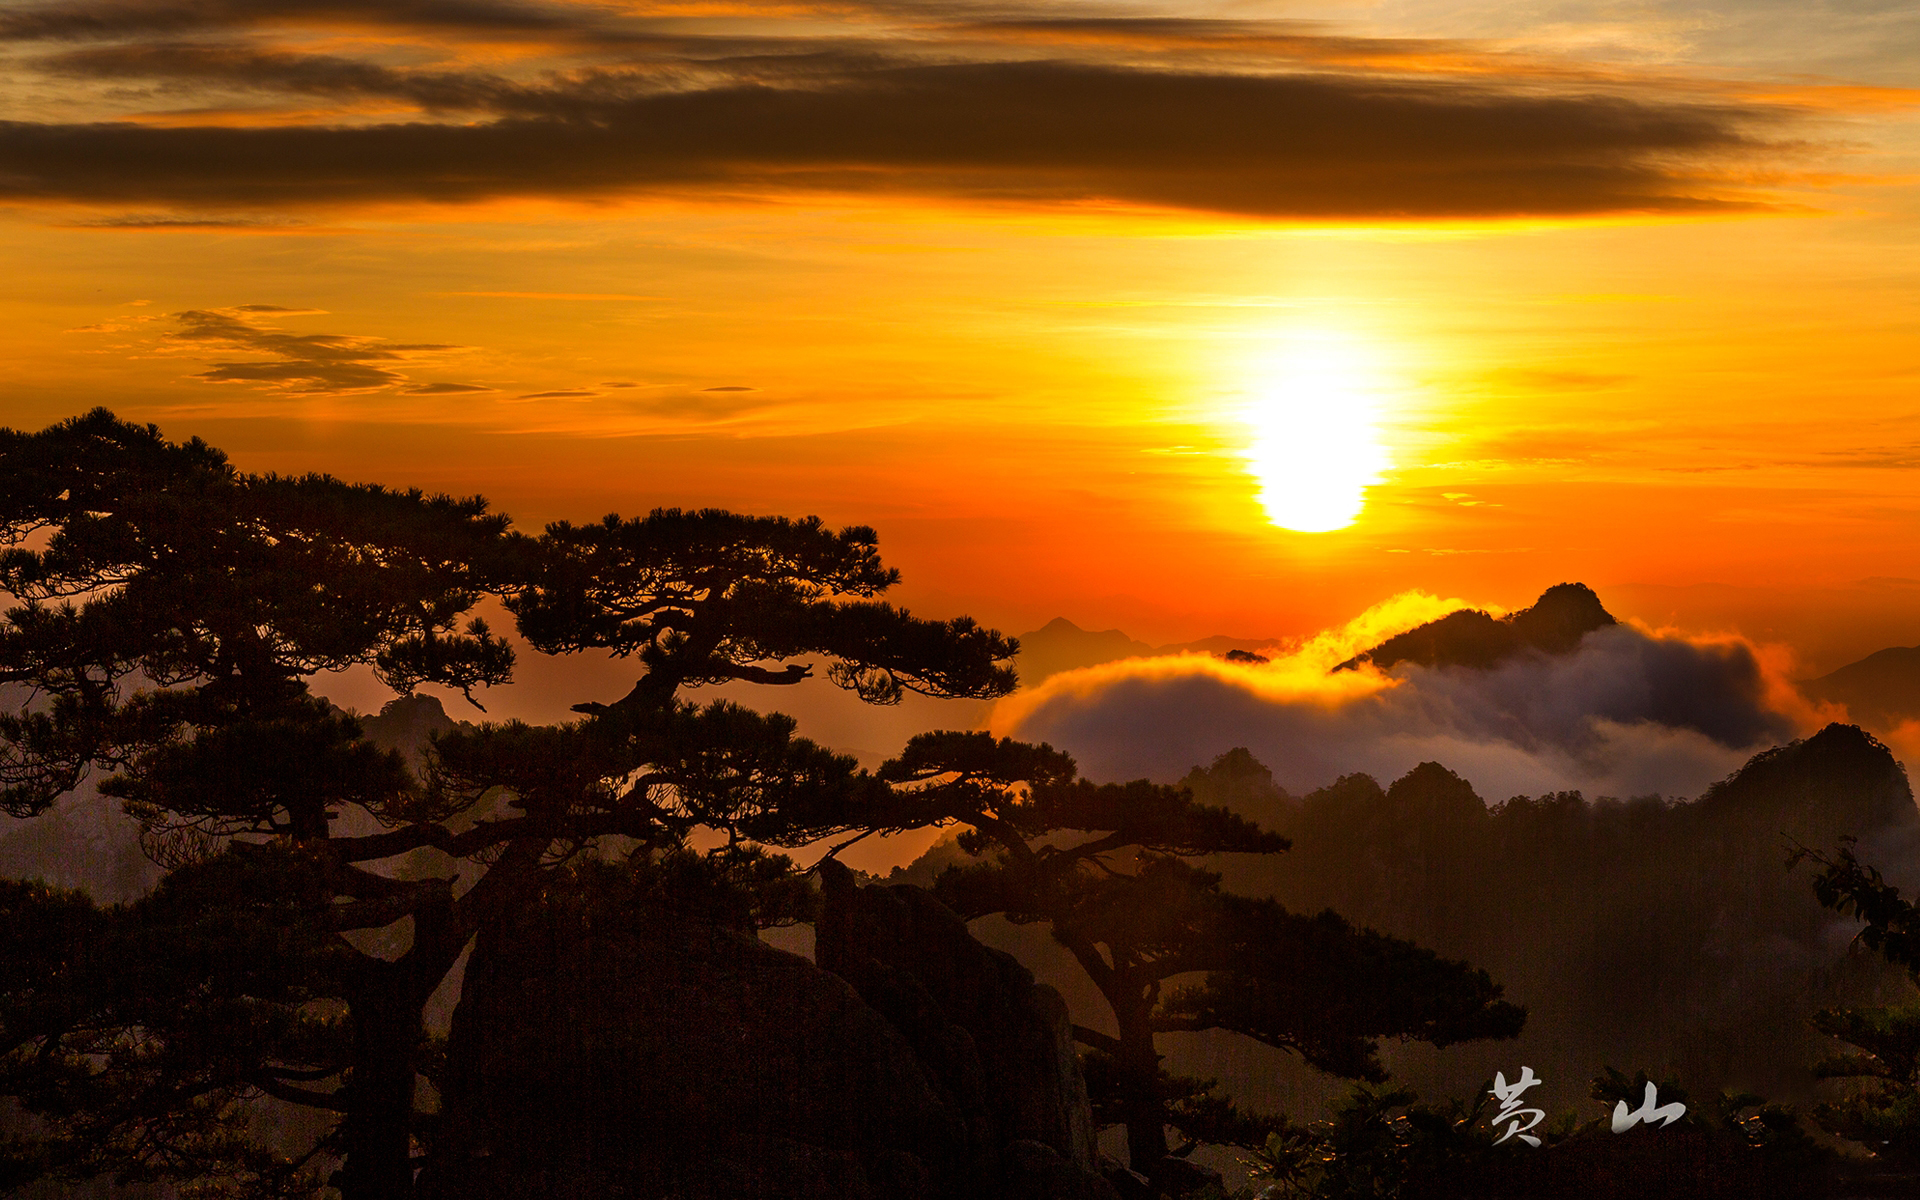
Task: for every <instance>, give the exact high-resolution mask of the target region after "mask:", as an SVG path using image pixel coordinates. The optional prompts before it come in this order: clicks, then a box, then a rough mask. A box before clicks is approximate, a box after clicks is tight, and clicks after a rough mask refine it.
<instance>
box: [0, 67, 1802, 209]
mask: <svg viewBox="0 0 1920 1200" xmlns="http://www.w3.org/2000/svg"><path fill="white" fill-rule="evenodd" d="M370 79H371V77H368V76H362V80H361V81H362V83H368V82H370ZM437 86H441V87H443V88H452V87H453V86H454V85H453V84H452V83H451V82H448V81H446V80H445V79H442V80H441V82H440V84H438V85H437ZM556 86H557V85H556ZM527 95H532V93H527ZM557 98H558V99H564V100H565V101H566V103H568V104H570V105H571V106H572V111H571V112H570V113H569V114H568V115H564V116H556V115H535V114H532V113H525V112H519V113H516V112H514V111H513V110H526V109H531V108H535V107H539V106H547V107H548V109H549V114H550V113H551V111H552V107H553V106H554V105H555V104H557V103H558V99H557ZM481 99H483V100H486V101H487V102H488V103H489V104H490V105H491V106H493V107H495V108H505V109H507V110H509V115H505V116H502V117H501V118H500V119H497V120H494V121H491V122H487V123H481V124H463V125H454V124H436V123H426V122H420V123H410V124H389V125H377V126H370V127H313V126H294V127H272V128H234V127H189V128H172V127H153V126H136V125H131V124H90V125H41V124H28V123H20V122H13V123H4V124H0V196H3V197H5V198H8V199H14V200H62V201H83V202H95V203H107V204H156V203H159V204H173V205H189V206H196V207H202V208H213V207H220V206H227V207H238V208H282V207H292V206H300V205H306V204H334V203H347V202H355V201H368V200H392V199H402V198H413V199H425V200H440V201H462V200H478V199H485V198H492V197H501V196H584V195H604V194H609V193H622V192H644V191H649V190H665V189H686V188H690V187H691V188H700V187H708V188H715V189H725V190H751V191H756V192H765V191H769V190H772V191H780V190H793V189H824V190H833V191H854V192H869V191H897V192H912V193H920V194H928V193H933V194H946V195H956V196H965V197H976V198H978V197H984V198H993V199H1004V200H1013V201H1042V202H1048V201H1087V200H1096V201H1098V200H1106V201H1115V202H1120V203H1126V204H1145V205H1163V206H1172V207H1179V208H1191V209H1201V210H1210V211H1218V212H1232V213H1244V214H1251V215H1258V216H1272V217H1285V216H1312V217H1327V216H1364V217H1394V216H1407V217H1425V216H1509V215H1552V214H1583V213H1613V212H1682V211H1700V210H1715V209H1720V210H1731V209H1739V208H1744V207H1752V206H1754V205H1755V204H1756V203H1757V202H1756V201H1755V200H1754V199H1753V198H1752V197H1750V196H1747V195H1744V194H1742V193H1740V192H1739V191H1738V190H1737V189H1735V188H1733V187H1731V186H1730V185H1728V184H1727V183H1725V182H1724V180H1725V179H1726V178H1729V177H1730V176H1729V175H1725V174H1723V172H1724V171H1726V169H1727V168H1729V167H1733V166H1738V165H1739V164H1741V163H1742V162H1744V161H1745V160H1749V159H1751V158H1753V157H1755V156H1760V155H1764V154H1768V153H1770V152H1772V151H1773V150H1774V149H1775V147H1774V146H1773V145H1772V144H1771V143H1770V142H1768V141H1767V140H1766V138H1765V137H1763V136H1761V135H1759V134H1756V133H1755V132H1754V130H1755V128H1756V126H1757V125H1758V124H1760V123H1764V122H1765V121H1767V120H1769V119H1776V120H1777V119H1778V114H1770V113H1767V112H1756V111H1753V110H1744V109H1739V108H1734V107H1730V106H1714V105H1708V104H1699V103H1677V104H1663V103H1657V102H1651V101H1641V100H1633V99H1628V98H1623V97H1621V96H1618V95H1601V94H1593V95H1550V94H1541V93H1538V92H1531V91H1518V90H1510V91H1503V90H1501V89H1498V88H1490V87H1470V86H1466V85H1462V84H1459V83H1454V82H1418V81H1383V80H1381V79H1379V78H1372V77H1360V76H1344V75H1329V74H1314V75H1267V76H1253V75H1207V74H1186V73H1174V72H1162V71H1148V70H1136V69H1122V68H1115V67H1107V66H1091V65H1086V64H1079V63H1064V62H1024V63H969V64H952V65H939V66H896V67H887V68H884V69H874V70H868V71H864V72H841V73H839V74H838V75H836V76H835V77H833V78H830V79H822V80H816V81H812V82H810V83H809V84H808V85H806V86H782V87H774V86H765V85H746V86H743V85H733V86H722V87H709V88H704V89H693V90H678V91H659V92H652V93H648V94H642V95H619V96H608V95H606V94H604V88H600V89H599V90H591V89H589V90H586V91H581V92H572V93H569V92H565V91H564V90H563V89H562V90H556V89H548V90H547V91H545V92H542V93H540V96H539V98H538V99H537V101H536V100H531V99H516V97H515V94H514V90H513V89H502V88H495V89H494V90H493V91H492V92H491V93H490V95H489V96H487V97H482V98H481Z"/></svg>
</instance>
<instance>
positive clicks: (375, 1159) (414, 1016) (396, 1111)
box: [333, 979, 422, 1200]
mask: <svg viewBox="0 0 1920 1200" xmlns="http://www.w3.org/2000/svg"><path fill="white" fill-rule="evenodd" d="M397 983H398V981H397V980H392V979H385V980H378V981H376V982H374V983H372V984H371V985H370V986H368V987H367V988H366V989H365V990H364V992H363V993H362V994H361V995H358V996H355V997H354V998H353V1001H352V1009H353V1014H352V1020H353V1041H354V1050H353V1076H352V1081H351V1082H350V1083H349V1084H348V1085H347V1087H346V1089H345V1090H346V1092H347V1097H346V1099H347V1104H348V1110H347V1118H346V1121H345V1123H344V1125H343V1126H342V1129H341V1134H342V1141H343V1143H344V1149H345V1152H346V1163H345V1165H343V1166H342V1167H341V1168H340V1170H339V1172H338V1173H337V1174H335V1175H334V1177H333V1184H334V1186H335V1187H338V1188H339V1189H340V1194H341V1195H342V1196H343V1197H344V1198H345V1200H409V1197H411V1196H412V1195H413V1144H412V1136H411V1131H412V1125H413V1089H414V1055H415V1053H416V1051H417V1050H418V1049H419V1046H420V1041H421V1038H422V1029H421V1024H420V1006H419V1005H418V1004H412V1003H409V1001H410V999H411V997H410V996H408V995H406V994H405V991H406V989H404V988H401V987H398V986H395V985H396V984H397Z"/></svg>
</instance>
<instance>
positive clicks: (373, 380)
mask: <svg viewBox="0 0 1920 1200" xmlns="http://www.w3.org/2000/svg"><path fill="white" fill-rule="evenodd" d="M312 315H320V314H319V310H316V309H295V308H283V307H280V306H279V305H273V304H242V305H238V306H236V307H233V308H220V309H190V310H188V311H186V312H178V313H174V314H173V319H174V321H175V322H177V323H178V325H179V328H178V329H176V330H174V331H173V332H172V333H169V334H168V335H167V336H166V339H165V343H164V345H165V346H166V348H168V349H170V350H173V351H175V352H182V353H190V354H194V355H198V356H211V357H214V361H213V362H212V363H211V365H210V366H209V367H208V368H207V369H206V370H204V371H201V372H198V373H197V374H195V375H194V376H193V378H195V379H198V380H200V381H201V382H203V383H238V384H250V385H253V386H256V387H261V388H265V389H268V390H272V391H279V392H293V393H303V394H332V395H344V394H350V393H355V392H378V391H384V390H386V389H388V388H393V387H397V386H400V385H403V384H407V383H409V382H410V380H409V378H408V376H407V375H406V374H405V373H404V372H403V371H402V370H401V369H400V368H401V367H402V366H403V365H405V364H408V363H411V362H416V361H419V360H421V359H423V358H427V357H430V356H433V355H437V354H441V353H445V352H447V351H450V350H458V349H460V348H461V347H458V346H451V345H441V344H436V343H417V344H400V343H393V342H387V341H385V340H383V339H381V338H377V337H365V336H359V335H354V334H342V333H289V332H287V331H285V330H283V329H281V328H279V327H278V326H275V325H271V324H268V323H267V320H266V318H268V317H288V316H312ZM228 354H248V355H251V356H253V357H249V358H232V359H230V358H225V357H220V356H224V355H228ZM407 390H408V391H409V393H411V394H416V395H436V394H442V393H445V392H453V391H461V392H464V391H488V390H491V389H488V388H483V387H479V386H477V385H468V384H451V383H448V384H425V385H420V386H416V387H411V388H408V389H407Z"/></svg>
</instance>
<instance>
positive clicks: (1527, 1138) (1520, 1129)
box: [1493, 1067, 1547, 1146]
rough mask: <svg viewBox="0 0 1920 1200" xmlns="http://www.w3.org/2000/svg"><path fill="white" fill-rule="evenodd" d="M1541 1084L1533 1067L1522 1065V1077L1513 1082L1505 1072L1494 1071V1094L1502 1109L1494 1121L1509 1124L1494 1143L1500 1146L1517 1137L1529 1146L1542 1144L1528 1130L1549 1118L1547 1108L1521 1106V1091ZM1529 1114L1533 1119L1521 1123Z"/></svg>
mask: <svg viewBox="0 0 1920 1200" xmlns="http://www.w3.org/2000/svg"><path fill="white" fill-rule="evenodd" d="M1539 1084H1540V1081H1539V1080H1538V1079H1535V1078H1534V1077H1533V1068H1532V1067H1521V1068H1520V1078H1518V1079H1516V1080H1514V1081H1513V1082H1512V1083H1508V1082H1507V1077H1506V1074H1505V1073H1504V1072H1500V1071H1495V1072H1494V1073H1493V1094H1494V1096H1495V1097H1496V1098H1498V1099H1499V1101H1500V1111H1499V1112H1498V1113H1496V1114H1494V1118H1493V1123H1494V1124H1495V1125H1499V1124H1501V1123H1503V1122H1504V1123H1505V1124H1506V1126H1507V1131H1506V1132H1505V1133H1503V1134H1501V1135H1500V1136H1499V1138H1498V1139H1496V1140H1495V1141H1494V1143H1493V1144H1494V1145H1496V1146H1498V1145H1499V1144H1500V1143H1501V1142H1504V1141H1506V1140H1507V1139H1508V1138H1511V1137H1517V1138H1519V1139H1520V1140H1521V1141H1523V1142H1525V1143H1526V1144H1527V1145H1529V1146H1538V1145H1539V1144H1540V1139H1539V1138H1537V1137H1534V1136H1532V1135H1530V1134H1529V1133H1528V1132H1527V1130H1529V1129H1532V1128H1533V1127H1534V1126H1535V1125H1538V1124H1539V1123H1540V1122H1542V1121H1544V1120H1546V1119H1547V1114H1546V1110H1545V1109H1539V1108H1521V1107H1520V1105H1521V1103H1522V1101H1521V1099H1520V1093H1522V1092H1524V1091H1526V1090H1527V1089H1528V1088H1530V1087H1538V1086H1539ZM1529 1114H1531V1119H1530V1120H1528V1121H1527V1122H1526V1123H1525V1124H1524V1125H1523V1124H1521V1119H1522V1118H1523V1117H1527V1116H1528V1115H1529Z"/></svg>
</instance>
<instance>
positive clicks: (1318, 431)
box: [1242, 332, 1391, 533]
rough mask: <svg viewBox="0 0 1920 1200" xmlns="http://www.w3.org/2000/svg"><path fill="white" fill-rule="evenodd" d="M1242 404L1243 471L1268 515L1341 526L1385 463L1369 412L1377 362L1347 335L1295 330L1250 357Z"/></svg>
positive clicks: (1320, 527) (1304, 528) (1287, 521)
mask: <svg viewBox="0 0 1920 1200" xmlns="http://www.w3.org/2000/svg"><path fill="white" fill-rule="evenodd" d="M1250 370H1251V371H1252V372H1253V377H1254V379H1255V381H1256V382H1255V383H1254V385H1253V387H1252V389H1251V390H1252V397H1251V399H1250V400H1249V402H1248V403H1247V404H1246V406H1245V409H1244V411H1243V413H1242V419H1243V420H1244V421H1245V423H1246V425H1247V428H1248V431H1249V433H1250V434H1251V441H1250V443H1249V444H1248V446H1247V451H1246V459H1247V472H1248V473H1249V474H1250V475H1252V476H1253V477H1254V479H1255V481H1256V482H1257V483H1258V484H1259V488H1260V504H1261V507H1262V508H1264V509H1265V510H1266V513H1267V519H1268V520H1269V521H1272V522H1273V523H1274V524H1275V525H1278V526H1279V527H1280V528H1282V529H1291V530H1294V531H1295V532H1297V533H1329V532H1331V531H1333V530H1336V529H1345V528H1346V527H1347V526H1349V525H1351V524H1353V523H1354V521H1356V520H1357V519H1358V518H1359V516H1360V511H1361V509H1362V508H1363V507H1365V505H1366V493H1367V489H1368V488H1369V487H1372V486H1373V485H1374V484H1376V483H1379V482H1380V479H1381V473H1382V472H1384V471H1385V470H1386V469H1387V467H1388V466H1390V465H1391V460H1390V459H1389V458H1388V455H1387V451H1386V448H1385V447H1384V446H1382V445H1381V444H1380V439H1379V434H1378V430H1377V428H1376V422H1377V420H1378V417H1379V407H1380V398H1381V393H1382V391H1383V390H1384V389H1383V385H1382V381H1381V380H1380V378H1379V372H1378V371H1377V369H1376V368H1375V367H1374V365H1373V362H1372V360H1371V357H1370V356H1369V355H1368V354H1367V353H1366V347H1365V346H1363V345H1362V344H1361V343H1359V342H1358V341H1357V340H1355V339H1354V338H1352V337H1349V336H1346V335H1341V334H1335V333H1328V332H1301V333H1296V334H1292V335H1289V336H1288V337H1286V338H1285V339H1283V340H1282V341H1281V342H1280V343H1279V344H1278V345H1277V346H1275V347H1274V348H1273V350H1272V351H1271V352H1270V353H1268V354H1267V355H1264V356H1262V358H1261V359H1259V360H1257V361H1256V362H1255V363H1254V364H1252V366H1251V368H1250Z"/></svg>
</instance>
